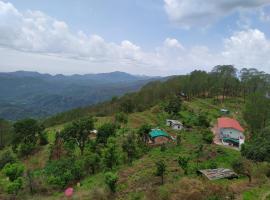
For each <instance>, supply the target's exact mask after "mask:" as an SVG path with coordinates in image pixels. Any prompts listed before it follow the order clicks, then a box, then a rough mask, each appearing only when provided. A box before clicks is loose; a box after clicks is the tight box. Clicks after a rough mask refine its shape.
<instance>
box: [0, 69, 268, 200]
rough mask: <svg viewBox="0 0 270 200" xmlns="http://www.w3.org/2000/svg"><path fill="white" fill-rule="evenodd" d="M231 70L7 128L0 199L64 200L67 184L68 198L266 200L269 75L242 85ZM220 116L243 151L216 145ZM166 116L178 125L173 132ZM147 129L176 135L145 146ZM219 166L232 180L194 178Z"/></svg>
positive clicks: (0, 159)
mask: <svg viewBox="0 0 270 200" xmlns="http://www.w3.org/2000/svg"><path fill="white" fill-rule="evenodd" d="M233 69H234V68H233V67H232V66H217V67H216V68H214V70H213V71H212V72H211V73H206V72H202V71H195V72H192V73H191V74H190V75H186V76H176V77H172V78H171V79H169V80H167V81H164V82H159V81H157V82H152V83H149V84H147V85H146V86H144V87H143V88H142V89H141V90H140V91H139V92H136V93H131V94H127V95H125V96H123V97H121V98H114V99H112V100H111V101H108V102H104V103H101V104H98V105H96V106H91V107H86V108H80V109H77V110H71V111H69V112H65V113H62V114H59V115H56V116H52V117H50V118H47V119H44V120H41V121H35V120H31V119H25V120H21V121H18V122H16V123H14V124H7V123H5V127H6V128H5V130H6V131H1V132H0V133H1V136H2V135H6V134H7V133H9V134H10V135H11V138H6V139H4V140H1V141H2V142H3V145H1V146H2V150H1V151H0V168H1V171H0V199H10V198H14V199H29V200H58V199H67V198H66V197H65V195H64V191H65V189H66V188H68V187H72V188H73V189H74V194H73V197H72V198H70V199H74V200H76V199H78V200H88V199H94V200H99V199H100V200H103V199H105V200H106V199H119V200H126V199H127V200H129V199H130V200H140V199H142V200H156V199H157V200H176V199H183V200H223V199H224V200H225V199H244V200H253V199H254V200H255V199H262V200H264V199H268V198H269V191H270V164H269V162H270V157H269V155H270V154H269V153H270V149H269V147H270V144H269V141H270V129H269V125H270V124H269V122H270V109H269V108H270V100H269V98H267V95H265V94H266V92H267V91H268V89H269V87H268V86H269V82H268V81H269V80H268V79H265V77H268V76H266V74H261V73H259V72H258V73H257V74H248V70H247V69H246V70H244V71H242V76H241V79H240V78H239V77H238V76H237V75H236V71H235V73H234V72H232V71H231V70H233ZM229 72H230V73H229ZM244 75H245V76H244ZM255 78H256V79H255ZM258 78H260V79H259V80H260V81H258ZM254 80H256V81H254ZM254 85H255V86H254ZM254 88H255V90H254ZM221 109H227V110H229V113H228V114H223V113H221V111H220V110H221ZM223 115H225V116H226V117H230V118H234V119H236V120H238V121H239V122H240V124H241V125H242V126H243V128H245V133H244V134H245V137H246V142H245V144H244V145H243V146H242V149H241V151H240V150H239V149H236V148H232V147H228V146H222V145H217V144H214V135H213V133H212V131H211V129H212V128H213V127H214V126H215V124H216V123H217V118H218V117H220V116H223ZM166 119H174V120H179V121H181V122H182V123H183V125H184V127H185V129H184V130H180V131H179V130H173V129H172V128H171V127H168V126H167V125H166ZM2 124H4V123H1V127H4V125H2ZM153 128H159V129H161V130H163V131H165V132H166V133H168V134H169V135H170V136H171V137H172V138H173V139H170V140H167V139H166V140H163V142H160V143H159V142H158V140H157V142H156V143H151V141H152V140H150V139H149V132H150V130H151V129H153ZM94 129H95V130H97V133H96V132H95V131H93V130H94ZM1 130H4V129H1ZM0 138H1V137H0ZM167 141H168V142H167ZM1 144H2V143H1ZM216 168H227V169H231V170H234V171H235V172H236V173H237V174H238V175H239V177H238V178H237V179H218V180H208V179H207V178H206V177H204V176H203V175H201V174H199V173H198V171H199V170H203V169H216Z"/></svg>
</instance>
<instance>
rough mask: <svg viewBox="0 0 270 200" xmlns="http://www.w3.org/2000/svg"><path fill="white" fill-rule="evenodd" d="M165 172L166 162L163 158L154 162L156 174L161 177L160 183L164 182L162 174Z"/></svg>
mask: <svg viewBox="0 0 270 200" xmlns="http://www.w3.org/2000/svg"><path fill="white" fill-rule="evenodd" d="M165 172H166V164H165V162H164V161H163V160H160V161H158V162H156V176H160V177H161V184H162V185H163V183H164V174H165Z"/></svg>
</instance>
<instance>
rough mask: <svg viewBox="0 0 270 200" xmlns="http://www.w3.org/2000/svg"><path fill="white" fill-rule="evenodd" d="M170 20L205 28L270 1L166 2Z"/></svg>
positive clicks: (184, 25)
mask: <svg viewBox="0 0 270 200" xmlns="http://www.w3.org/2000/svg"><path fill="white" fill-rule="evenodd" d="M164 3H165V5H164V7H165V10H166V12H167V14H168V16H169V19H170V20H171V21H173V22H174V23H176V24H178V25H179V26H181V27H184V28H189V27H191V26H197V25H199V26H204V25H209V24H210V23H213V22H215V21H216V20H218V19H219V18H221V17H224V16H226V15H229V14H230V13H232V12H234V11H237V10H243V9H244V10H250V9H254V8H258V7H261V6H264V5H267V4H269V3H270V1H269V0H204V1H201V0H164Z"/></svg>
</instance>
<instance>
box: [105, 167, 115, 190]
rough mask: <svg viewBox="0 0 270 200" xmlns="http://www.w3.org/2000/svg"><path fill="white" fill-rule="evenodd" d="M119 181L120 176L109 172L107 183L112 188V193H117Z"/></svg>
mask: <svg viewBox="0 0 270 200" xmlns="http://www.w3.org/2000/svg"><path fill="white" fill-rule="evenodd" d="M117 181H118V176H117V174H115V173H112V172H107V173H106V174H105V183H106V185H107V186H108V187H109V188H110V190H111V192H112V193H115V192H116V184H117Z"/></svg>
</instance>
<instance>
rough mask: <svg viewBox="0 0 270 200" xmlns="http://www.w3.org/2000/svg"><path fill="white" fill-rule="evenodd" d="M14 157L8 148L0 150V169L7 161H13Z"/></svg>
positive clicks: (14, 160)
mask: <svg viewBox="0 0 270 200" xmlns="http://www.w3.org/2000/svg"><path fill="white" fill-rule="evenodd" d="M15 162H16V158H15V156H14V154H13V152H12V151H11V150H9V149H6V150H3V151H1V152H0V170H1V169H2V168H3V167H4V166H5V165H6V164H8V163H15Z"/></svg>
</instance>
